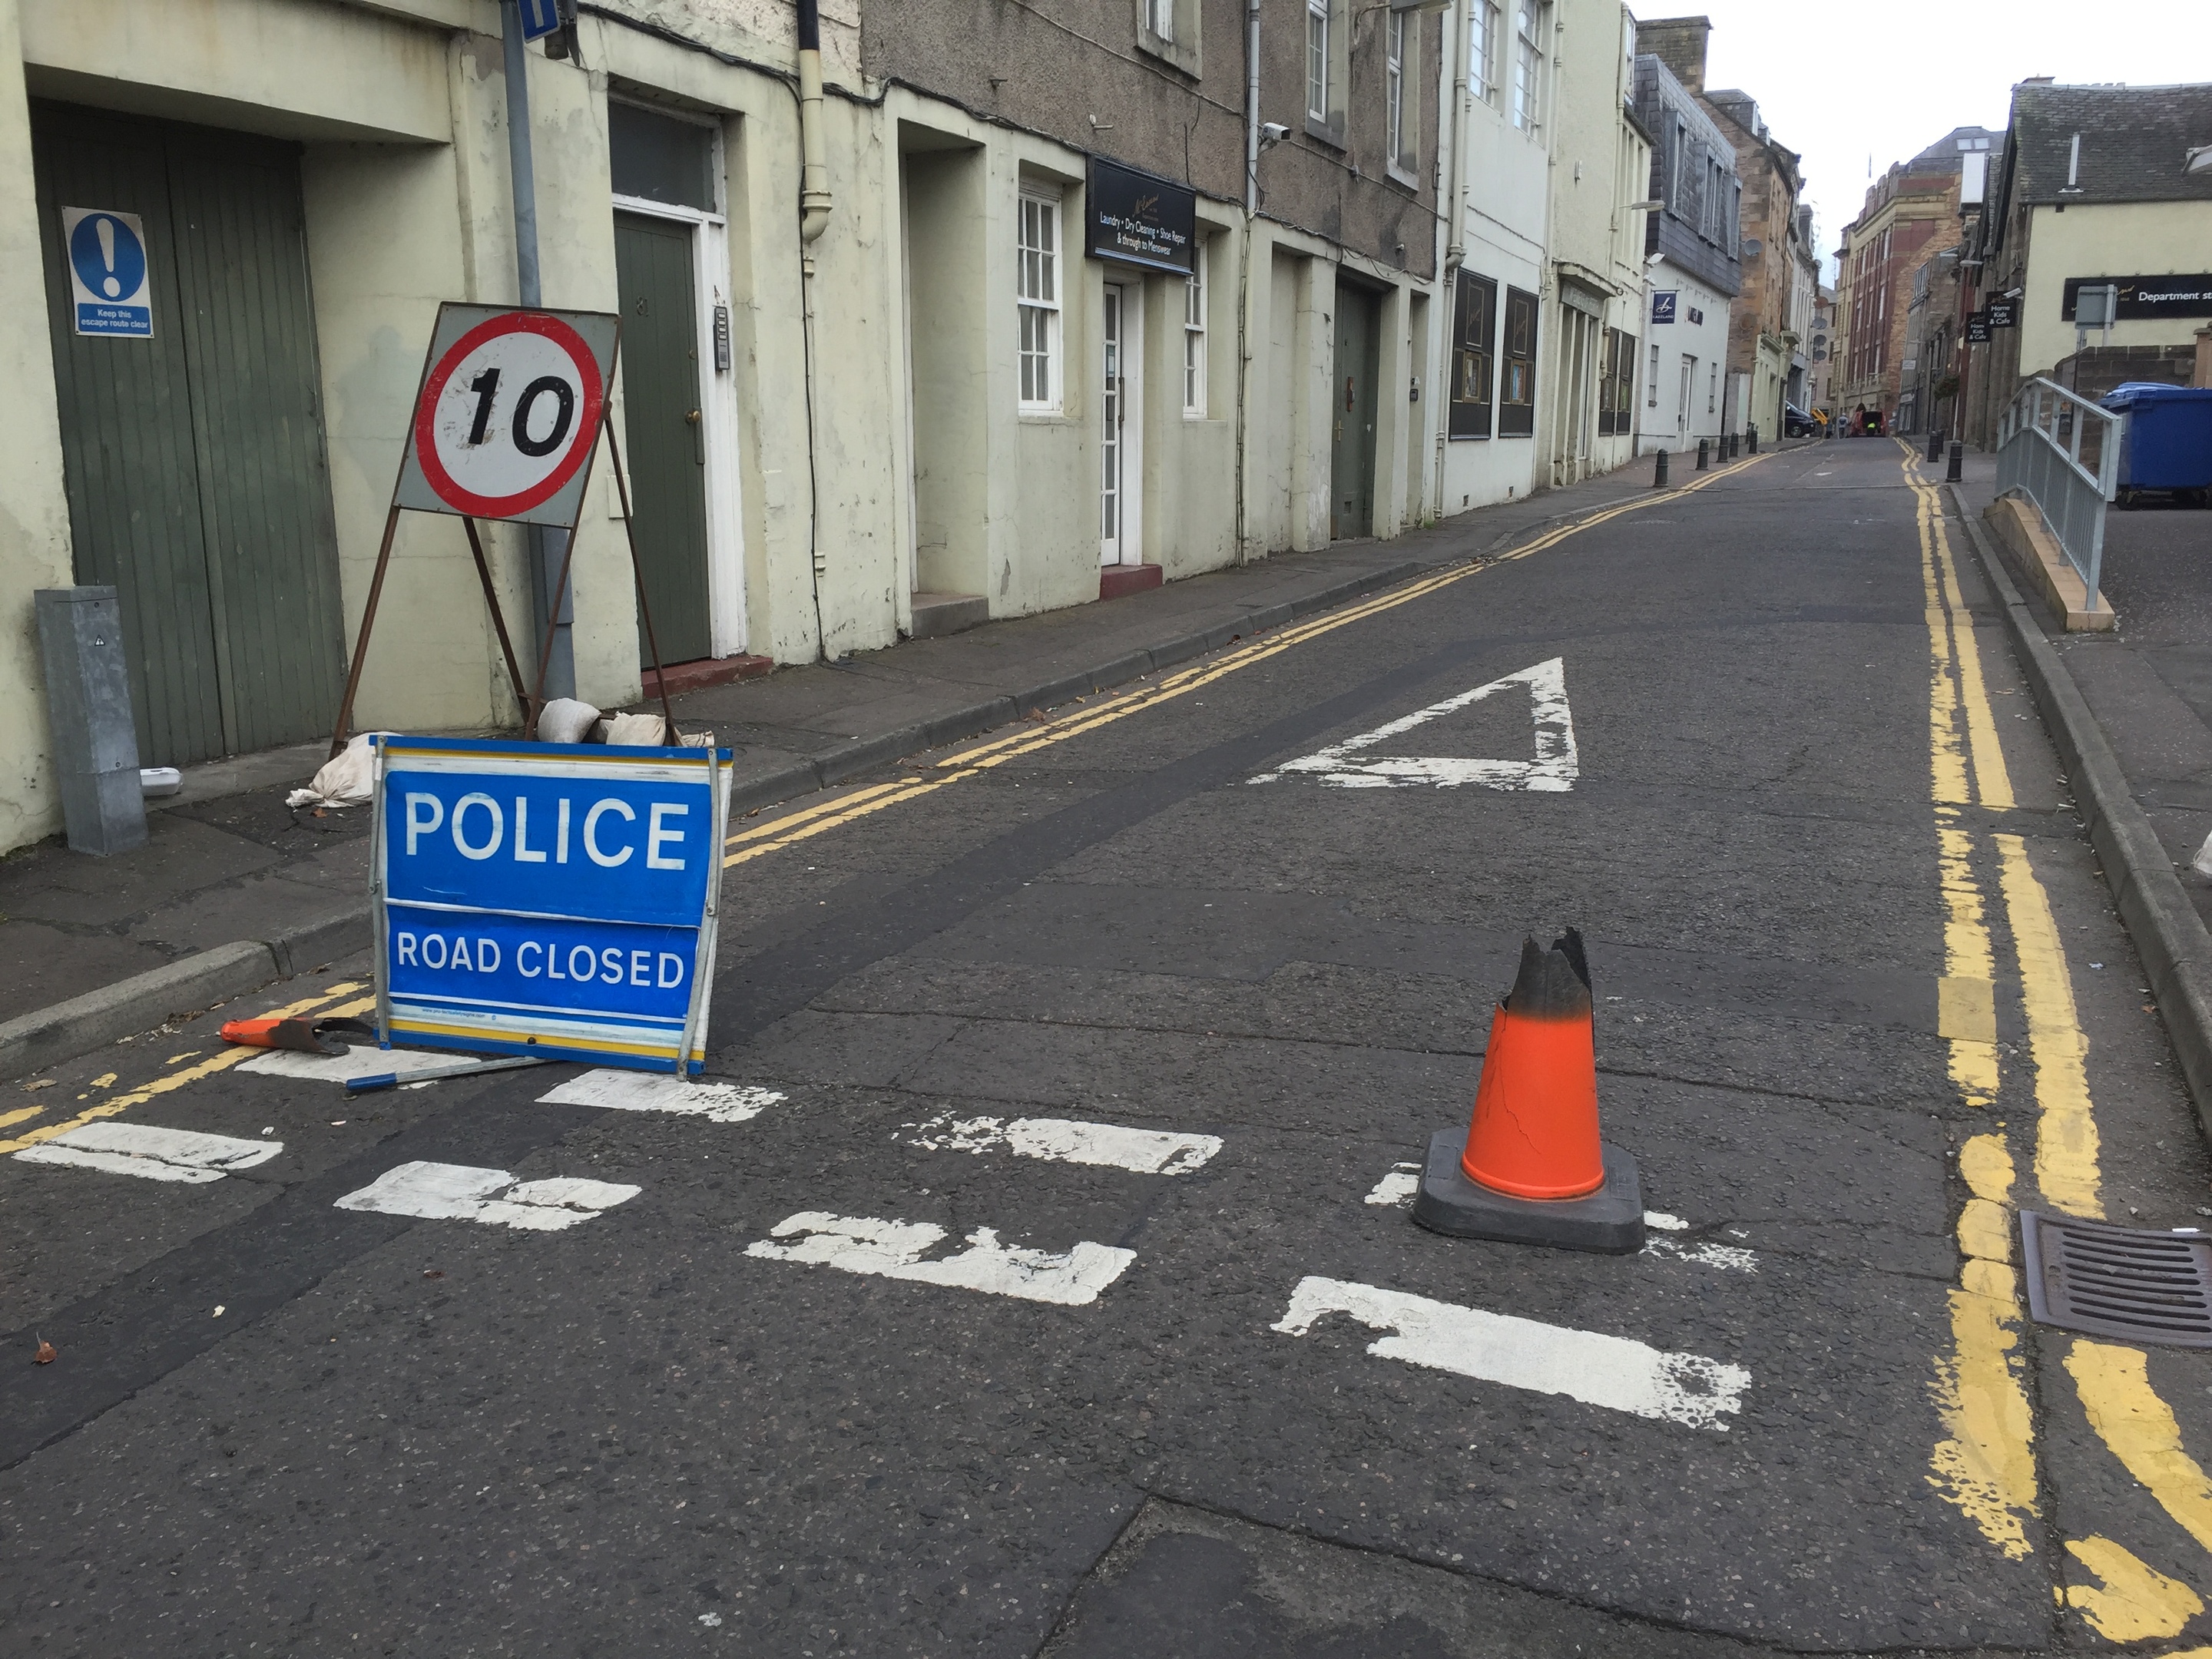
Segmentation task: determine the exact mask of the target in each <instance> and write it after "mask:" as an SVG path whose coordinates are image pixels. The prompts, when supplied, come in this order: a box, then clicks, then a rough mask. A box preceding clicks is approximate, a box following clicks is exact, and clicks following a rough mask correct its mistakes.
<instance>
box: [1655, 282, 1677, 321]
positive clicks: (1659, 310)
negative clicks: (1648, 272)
mask: <svg viewBox="0 0 2212 1659" xmlns="http://www.w3.org/2000/svg"><path fill="white" fill-rule="evenodd" d="M1675 297H1676V290H1675V289H1671V288H1662V289H1653V290H1652V293H1651V320H1652V321H1653V322H1655V323H1671V322H1673V321H1674V301H1675Z"/></svg>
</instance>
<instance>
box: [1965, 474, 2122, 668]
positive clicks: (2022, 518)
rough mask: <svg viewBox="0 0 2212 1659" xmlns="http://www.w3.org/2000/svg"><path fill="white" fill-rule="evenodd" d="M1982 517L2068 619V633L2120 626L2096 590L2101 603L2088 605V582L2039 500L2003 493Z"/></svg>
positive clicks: (2011, 559) (2009, 557) (2011, 560)
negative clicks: (2047, 520) (2061, 543)
mask: <svg viewBox="0 0 2212 1659" xmlns="http://www.w3.org/2000/svg"><path fill="white" fill-rule="evenodd" d="M1982 516H1983V518H1984V519H1985V520H1988V521H1989V526H1990V529H1992V530H1994V531H1995V532H1996V538H1997V545H1998V547H1999V548H2001V549H2002V550H2003V552H2004V556H2005V562H2006V563H2008V564H2009V565H2010V566H2012V568H2014V570H2015V571H2016V572H2018V573H2019V574H2020V576H2021V580H2024V581H2026V582H2027V583H2028V585H2029V586H2032V587H2033V588H2034V589H2035V590H2036V592H2039V593H2040V594H2041V595H2042V596H2043V598H2044V601H2045V604H2047V605H2050V607H2051V609H2052V610H2053V611H2056V612H2057V613H2058V615H2060V616H2061V617H2064V618H2065V619H2066V631H2067V632H2068V633H2069V634H2089V633H2103V632H2106V631H2107V630H2109V629H2112V628H2113V627H2114V626H2116V625H2117V623H2116V619H2115V618H2114V617H2113V615H2112V603H2111V601H2110V600H2108V599H2106V598H2105V596H2104V594H2102V593H2101V592H2100V593H2099V594H2098V595H2097V608H2096V609H2095V610H2094V611H2092V610H2090V609H2089V608H2088V586H2087V583H2085V582H2084V581H2082V580H2081V576H2080V575H2079V574H2076V573H2075V568H2074V567H2073V565H2072V563H2071V562H2069V561H2068V559H2067V557H2066V552H2065V550H2064V549H2063V548H2062V547H2060V546H2059V545H2058V538H2057V537H2055V536H2053V535H2052V534H2051V532H2050V531H2049V530H2048V529H2046V528H2045V526H2044V522H2043V513H2042V511H2041V509H2040V508H2039V507H2037V506H2036V505H2035V503H2034V502H2033V501H2026V500H2023V499H2022V498H2021V497H2020V496H2017V495H2000V496H1998V497H1997V499H1996V500H1995V501H1991V502H1990V504H1989V506H1988V507H1985V508H1984V510H1983V513H1982Z"/></svg>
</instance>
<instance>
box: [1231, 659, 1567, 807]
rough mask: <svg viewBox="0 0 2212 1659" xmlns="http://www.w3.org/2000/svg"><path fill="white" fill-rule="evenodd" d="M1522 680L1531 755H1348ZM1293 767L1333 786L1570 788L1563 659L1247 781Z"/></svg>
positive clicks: (1280, 775) (1270, 778) (1260, 780)
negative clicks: (1531, 728)
mask: <svg viewBox="0 0 2212 1659" xmlns="http://www.w3.org/2000/svg"><path fill="white" fill-rule="evenodd" d="M1522 686H1525V687H1526V688H1528V703H1529V708H1530V710H1531V712H1532V714H1534V718H1535V726H1536V751H1535V758H1534V760H1467V759H1462V758H1461V757H1457V756H1449V755H1437V756H1426V757H1423V756H1405V755H1383V756H1377V757H1376V758H1374V759H1372V760H1358V759H1355V758H1354V757H1355V756H1357V755H1358V753H1359V752H1360V751H1361V750H1365V749H1372V748H1373V747H1374V746H1375V745H1376V744H1378V743H1385V742H1388V741H1389V739H1390V738H1395V737H1400V736H1402V735H1403V734H1404V733H1406V732H1411V731H1413V729H1414V728H1416V727H1417V726H1426V725H1427V724H1428V723H1429V722H1430V721H1431V720H1437V719H1440V718H1441V717H1442V716H1443V715H1446V714H1455V713H1456V712H1457V711H1458V710H1460V709H1462V708H1467V707H1468V705H1469V704H1472V703H1478V702H1481V701H1482V700H1483V699H1484V698H1486V697H1493V696H1497V695H1498V693H1499V692H1501V691H1505V690H1512V689H1514V688H1516V687H1522ZM1300 773H1312V774H1315V775H1317V776H1319V778H1320V779H1321V781H1322V782H1323V783H1325V784H1328V785H1330V786H1331V787H1334V788H1338V789H1410V788H1413V787H1418V786H1421V785H1426V786H1428V787H1431V788H1437V789H1449V788H1453V787H1456V786H1457V785H1460V784H1462V783H1475V784H1480V785H1482V786H1483V787H1485V788H1488V789H1532V790H1540V791H1544V792H1547V793H1561V792H1564V791H1565V790H1569V789H1571V788H1573V787H1575V778H1576V776H1577V763H1576V758H1575V721H1574V714H1573V712H1572V711H1571V709H1570V708H1568V707H1567V678H1566V659H1565V658H1563V657H1553V659H1551V660H1550V661H1549V662H1540V663H1538V664H1537V665H1535V666H1534V668H1524V669H1522V671H1520V672H1519V673H1517V674H1508V675H1507V676H1506V677H1505V678H1504V679H1502V680H1492V681H1491V682H1490V684H1487V685H1478V686H1476V687H1475V688H1474V690H1471V691H1462V692H1461V693H1460V694H1459V695H1458V696H1455V697H1447V698H1445V699H1444V700H1443V702H1439V703H1431V705H1430V706H1429V707H1428V708H1423V709H1419V710H1417V711H1416V712H1414V713H1413V714H1407V715H1406V716H1404V717H1403V718H1402V719H1400V720H1392V721H1391V722H1390V723H1389V725H1388V726H1376V728H1375V730H1373V731H1372V732H1361V733H1360V734H1359V735H1358V737H1356V738H1346V739H1345V740H1344V741H1343V742H1342V743H1338V744H1330V745H1329V746H1328V748H1326V749H1323V750H1319V751H1317V752H1316V753H1314V754H1310V755H1307V756H1304V757H1301V758H1299V759H1297V760H1294V761H1285V763H1283V764H1282V765H1280V766H1279V767H1277V768H1276V769H1274V770H1273V771H1272V772H1262V773H1261V775H1259V776H1258V777H1256V778H1253V779H1250V780H1249V781H1250V782H1253V783H1273V782H1274V781H1277V780H1278V779H1279V778H1284V777H1287V776H1291V775H1295V774H1300Z"/></svg>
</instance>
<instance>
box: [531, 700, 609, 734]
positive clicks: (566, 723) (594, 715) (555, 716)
mask: <svg viewBox="0 0 2212 1659" xmlns="http://www.w3.org/2000/svg"><path fill="white" fill-rule="evenodd" d="M598 720H599V710H598V709H596V708H592V705H591V704H589V703H587V702H577V701H576V699H575V698H574V697H556V698H554V699H553V700H552V701H551V702H549V703H547V704H546V705H545V707H544V708H542V709H540V710H539V711H538V742H540V743H589V742H590V741H591V736H590V733H591V730H592V726H593V724H594V723H596V722H597V721H598Z"/></svg>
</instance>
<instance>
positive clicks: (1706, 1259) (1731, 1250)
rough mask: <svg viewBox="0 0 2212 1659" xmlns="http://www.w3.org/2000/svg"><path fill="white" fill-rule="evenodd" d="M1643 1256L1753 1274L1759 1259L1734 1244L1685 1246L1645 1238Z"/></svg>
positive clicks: (1673, 1239)
mask: <svg viewBox="0 0 2212 1659" xmlns="http://www.w3.org/2000/svg"><path fill="white" fill-rule="evenodd" d="M1644 1255H1649V1256H1656V1257H1657V1258H1659V1259H1660V1260H1661V1261H1690V1262H1695V1263H1696V1264H1697V1265H1698V1266H1699V1267H1725V1268H1727V1269H1728V1270H1729V1272H1731V1273H1757V1272H1758V1271H1759V1258H1758V1257H1757V1256H1756V1255H1753V1254H1752V1253H1751V1252H1750V1251H1749V1250H1747V1249H1741V1248H1740V1247H1738V1246H1736V1245H1734V1244H1685V1243H1682V1242H1681V1241H1680V1239H1675V1238H1647V1239H1645V1240H1644Z"/></svg>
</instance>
